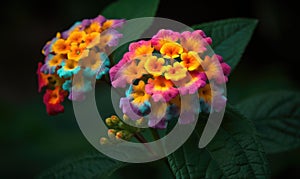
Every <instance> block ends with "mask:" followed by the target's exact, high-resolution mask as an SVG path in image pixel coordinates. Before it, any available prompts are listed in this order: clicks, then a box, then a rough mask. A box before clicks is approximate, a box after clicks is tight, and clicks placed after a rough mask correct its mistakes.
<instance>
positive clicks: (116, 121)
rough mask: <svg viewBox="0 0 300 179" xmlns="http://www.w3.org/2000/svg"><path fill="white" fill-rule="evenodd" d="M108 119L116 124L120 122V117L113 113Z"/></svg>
mask: <svg viewBox="0 0 300 179" xmlns="http://www.w3.org/2000/svg"><path fill="white" fill-rule="evenodd" d="M110 119H111V122H112V123H113V124H118V123H119V122H120V119H119V118H118V117H117V116H115V115H112V116H111V117H110Z"/></svg>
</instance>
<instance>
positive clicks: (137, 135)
mask: <svg viewBox="0 0 300 179" xmlns="http://www.w3.org/2000/svg"><path fill="white" fill-rule="evenodd" d="M134 137H135V138H136V139H137V140H138V141H140V142H141V143H142V144H143V145H144V146H145V148H146V149H147V150H148V151H149V152H150V153H151V154H153V155H156V154H155V152H154V151H153V150H152V149H151V148H150V147H149V145H148V144H147V143H148V142H147V140H146V139H145V138H144V136H143V135H141V134H140V133H135V134H134Z"/></svg>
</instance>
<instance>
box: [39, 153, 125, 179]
mask: <svg viewBox="0 0 300 179" xmlns="http://www.w3.org/2000/svg"><path fill="white" fill-rule="evenodd" d="M126 165H127V164H126V163H123V162H119V161H116V160H113V159H111V158H109V157H106V156H104V155H102V154H101V153H99V152H93V153H90V154H86V155H84V156H82V157H78V158H75V159H72V160H68V161H65V162H63V163H61V164H59V165H57V166H55V167H54V168H52V169H50V170H48V171H46V172H44V173H42V174H41V175H40V176H39V177H38V178H107V177H109V176H110V175H111V174H112V173H113V172H114V171H116V170H117V169H119V168H121V167H124V166H126Z"/></svg>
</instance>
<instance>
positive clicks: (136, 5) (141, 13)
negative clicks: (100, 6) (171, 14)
mask: <svg viewBox="0 0 300 179" xmlns="http://www.w3.org/2000/svg"><path fill="white" fill-rule="evenodd" d="M158 4H159V0H147V1H143V2H141V1H140V0H118V1H117V2H113V3H111V4H110V5H108V6H107V7H106V8H105V9H104V10H103V11H102V13H101V14H102V15H104V16H105V17H107V18H120V19H124V18H125V19H127V20H129V19H133V18H138V17H154V16H155V13H156V10H157V7H158Z"/></svg>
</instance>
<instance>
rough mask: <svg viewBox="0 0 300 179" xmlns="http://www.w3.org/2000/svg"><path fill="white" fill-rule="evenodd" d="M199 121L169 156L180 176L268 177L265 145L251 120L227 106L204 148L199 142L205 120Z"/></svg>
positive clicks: (171, 163) (176, 173) (177, 175)
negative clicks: (261, 142)
mask: <svg viewBox="0 0 300 179" xmlns="http://www.w3.org/2000/svg"><path fill="white" fill-rule="evenodd" d="M198 123H199V125H198V126H197V127H196V129H195V131H194V133H193V134H192V136H191V137H190V139H189V140H188V141H187V142H186V143H185V144H184V145H183V146H182V147H180V148H179V149H178V150H177V151H176V152H174V153H173V154H171V155H169V156H168V160H169V163H170V165H171V168H172V170H173V172H174V174H175V175H176V177H177V178H268V175H269V169H268V164H267V161H266V158H265V156H264V151H263V147H262V146H261V144H260V143H259V140H258V138H257V136H256V133H255V129H254V126H253V124H252V123H251V121H249V120H247V119H246V118H245V117H244V116H242V115H241V114H240V113H239V112H237V111H236V110H235V109H233V108H232V107H227V108H226V113H225V116H224V119H223V123H222V125H221V127H220V129H219V131H218V133H217V134H216V136H215V137H214V139H213V140H212V141H211V142H210V143H209V144H208V145H207V146H206V147H205V148H204V149H199V148H198V142H199V138H200V135H201V131H202V130H203V128H204V125H205V122H204V121H198Z"/></svg>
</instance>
